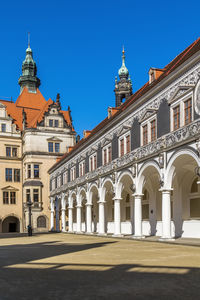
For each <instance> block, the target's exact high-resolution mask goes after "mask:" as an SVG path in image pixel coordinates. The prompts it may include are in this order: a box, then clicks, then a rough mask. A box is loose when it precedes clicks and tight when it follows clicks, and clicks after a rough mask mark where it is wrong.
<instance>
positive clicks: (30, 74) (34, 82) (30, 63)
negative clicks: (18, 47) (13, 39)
mask: <svg viewBox="0 0 200 300" xmlns="http://www.w3.org/2000/svg"><path fill="white" fill-rule="evenodd" d="M36 75H37V67H36V63H35V61H34V60H33V52H32V50H31V48H30V36H28V48H27V49H26V57H25V60H24V61H23V63H22V75H21V76H20V77H19V80H18V83H19V85H20V94H21V92H22V91H23V88H24V87H27V88H28V90H29V92H32V93H36V90H37V88H38V87H39V86H40V79H39V78H37V77H36Z"/></svg>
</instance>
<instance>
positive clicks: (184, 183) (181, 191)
mask: <svg viewBox="0 0 200 300" xmlns="http://www.w3.org/2000/svg"><path fill="white" fill-rule="evenodd" d="M196 167H197V159H195V156H193V154H192V153H191V154H190V153H187V150H186V151H185V153H184V150H183V151H181V152H180V153H179V152H178V153H177V154H175V155H174V158H173V157H172V159H171V161H170V164H169V167H168V173H167V174H168V178H167V180H168V182H169V183H170V184H171V187H172V189H173V190H172V193H171V206H172V209H171V213H172V221H173V224H174V226H173V227H172V236H175V237H180V236H182V237H200V187H199V184H197V182H198V179H197V176H196V174H195V168H196Z"/></svg>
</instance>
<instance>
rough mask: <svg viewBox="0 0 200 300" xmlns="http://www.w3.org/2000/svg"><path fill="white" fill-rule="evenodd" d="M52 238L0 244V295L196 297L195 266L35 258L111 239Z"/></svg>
mask: <svg viewBox="0 0 200 300" xmlns="http://www.w3.org/2000/svg"><path fill="white" fill-rule="evenodd" d="M58 242H59V241H57V242H46V243H45V242H43V243H33V244H23V245H20V244H18V245H9V246H7V245H5V246H1V247H0V299H1V300H6V299H15V300H18V299H20V300H22V299H26V300H27V299H33V300H37V299H41V300H44V299H54V300H55V299H56V300H57V299H63V300H68V299H69V300H74V299H84V300H85V299H92V300H96V299H109V300H110V299H117V300H118V299H120V300H121V299H122V300H127V299H128V300H129V299H147V300H149V299H159V300H160V299H166V300H167V299H172V298H173V300H174V299H198V298H199V296H200V291H199V279H200V269H199V268H182V267H170V266H167V267H163V266H146V265H140V264H120V265H113V264H106V263H104V264H84V263H83V264H79V263H77V262H76V261H74V262H73V263H69V264H67V263H64V262H59V263H55V262H52V263H51V260H48V261H47V262H44V261H43V262H38V260H40V259H44V258H50V257H54V256H59V255H62V254H70V253H75V252H79V251H84V250H89V249H92V248H93V249H95V248H99V247H105V246H106V245H108V244H111V243H117V241H115V242H113V241H112V242H109V241H108V242H100V243H91V244H66V243H61V242H59V243H58ZM52 261H53V260H52ZM104 261H105V262H106V257H105V259H104Z"/></svg>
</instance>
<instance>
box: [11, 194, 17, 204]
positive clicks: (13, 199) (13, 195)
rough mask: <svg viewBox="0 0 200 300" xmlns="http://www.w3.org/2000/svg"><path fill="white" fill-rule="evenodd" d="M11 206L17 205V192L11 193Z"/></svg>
mask: <svg viewBox="0 0 200 300" xmlns="http://www.w3.org/2000/svg"><path fill="white" fill-rule="evenodd" d="M10 204H16V196H15V192H10Z"/></svg>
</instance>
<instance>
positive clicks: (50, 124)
mask: <svg viewBox="0 0 200 300" xmlns="http://www.w3.org/2000/svg"><path fill="white" fill-rule="evenodd" d="M49 127H53V120H52V119H50V120H49Z"/></svg>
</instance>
